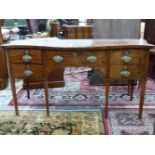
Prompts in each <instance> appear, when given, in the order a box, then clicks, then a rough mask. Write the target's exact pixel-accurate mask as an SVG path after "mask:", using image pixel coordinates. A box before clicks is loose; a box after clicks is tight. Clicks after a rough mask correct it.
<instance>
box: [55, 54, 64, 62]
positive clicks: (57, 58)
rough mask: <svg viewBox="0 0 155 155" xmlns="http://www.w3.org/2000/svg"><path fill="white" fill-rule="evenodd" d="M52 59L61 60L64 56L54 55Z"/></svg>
mask: <svg viewBox="0 0 155 155" xmlns="http://www.w3.org/2000/svg"><path fill="white" fill-rule="evenodd" d="M53 60H54V61H55V62H62V61H63V60H64V58H63V57H62V56H59V55H56V56H54V57H53Z"/></svg>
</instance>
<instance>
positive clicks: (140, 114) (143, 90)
mask: <svg viewBox="0 0 155 155" xmlns="http://www.w3.org/2000/svg"><path fill="white" fill-rule="evenodd" d="M145 88H146V79H143V80H141V87H140V102H139V119H141V118H142V112H143V104H144V95H145Z"/></svg>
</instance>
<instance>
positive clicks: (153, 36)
mask: <svg viewBox="0 0 155 155" xmlns="http://www.w3.org/2000/svg"><path fill="white" fill-rule="evenodd" d="M143 22H145V31H144V38H145V39H146V40H147V42H148V43H150V44H154V45H155V19H145V20H143ZM148 76H149V77H151V78H153V79H155V48H154V49H152V50H151V51H150V63H149V72H148Z"/></svg>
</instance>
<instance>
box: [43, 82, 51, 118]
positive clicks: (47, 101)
mask: <svg viewBox="0 0 155 155" xmlns="http://www.w3.org/2000/svg"><path fill="white" fill-rule="evenodd" d="M44 88H45V102H46V112H47V117H49V115H50V114H49V100H48V80H47V79H45V80H44Z"/></svg>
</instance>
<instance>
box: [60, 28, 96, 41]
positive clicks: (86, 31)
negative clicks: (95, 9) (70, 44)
mask: <svg viewBox="0 0 155 155" xmlns="http://www.w3.org/2000/svg"><path fill="white" fill-rule="evenodd" d="M62 30H63V32H64V38H65V39H88V38H92V37H93V26H92V25H86V26H79V25H64V26H63V27H62Z"/></svg>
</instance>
